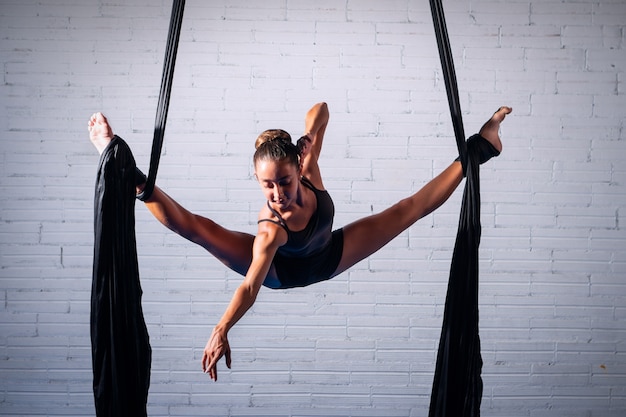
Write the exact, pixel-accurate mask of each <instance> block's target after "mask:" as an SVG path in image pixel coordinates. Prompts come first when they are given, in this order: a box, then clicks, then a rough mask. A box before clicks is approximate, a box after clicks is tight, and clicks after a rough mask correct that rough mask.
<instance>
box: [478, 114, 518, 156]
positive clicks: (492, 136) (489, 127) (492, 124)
mask: <svg viewBox="0 0 626 417" xmlns="http://www.w3.org/2000/svg"><path fill="white" fill-rule="evenodd" d="M512 111H513V109H512V108H510V107H506V106H502V107H500V108H499V109H498V110H497V111H496V112H495V113H494V114H493V116H491V119H489V120H487V123H485V124H484V125H483V127H481V128H480V132H478V134H479V135H480V136H482V137H483V138H485V139H487V140H488V141H489V143H491V144H492V145H493V147H494V148H496V149H497V150H498V152H502V142H501V141H500V123H502V121H503V120H504V118H505V117H506V115H507V114H509V113H511V112H512Z"/></svg>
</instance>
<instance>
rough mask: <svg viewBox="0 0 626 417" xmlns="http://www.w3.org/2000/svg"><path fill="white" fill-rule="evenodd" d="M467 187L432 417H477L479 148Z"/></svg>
mask: <svg viewBox="0 0 626 417" xmlns="http://www.w3.org/2000/svg"><path fill="white" fill-rule="evenodd" d="M467 151H468V153H467V157H468V158H467V161H466V177H467V180H466V183H465V189H464V191H463V202H462V205H461V214H460V217H459V228H458V231H457V236H456V243H455V246H454V252H453V255H452V265H451V267H450V277H449V281H448V292H447V295H446V304H445V310H444V316H443V325H442V329H441V338H440V340H439V351H438V353H437V365H436V368H435V376H434V380H433V387H432V394H431V398H430V411H429V414H428V415H429V417H478V416H480V403H481V399H482V392H483V383H482V379H481V371H482V364H483V361H482V357H481V354H480V338H479V336H478V246H479V244H480V235H481V224H480V181H479V180H480V178H479V158H480V155H479V154H480V152H479V149H478V147H477V146H468V147H467Z"/></svg>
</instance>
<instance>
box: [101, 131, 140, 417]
mask: <svg viewBox="0 0 626 417" xmlns="http://www.w3.org/2000/svg"><path fill="white" fill-rule="evenodd" d="M135 168H136V167H135V160H134V158H133V155H132V153H131V152H130V149H129V148H128V145H127V144H126V142H124V141H123V140H122V139H121V138H119V137H117V136H116V137H114V138H113V140H112V141H111V143H110V144H109V146H108V147H107V148H106V149H105V150H104V152H103V153H102V156H101V157H100V163H99V165H98V174H97V180H96V190H95V201H94V235H95V239H94V261H93V277H92V287H91V351H92V366H93V393H94V400H95V406H96V415H97V416H98V417H142V416H146V415H147V414H146V403H147V398H148V388H149V385H150V364H151V355H152V353H151V348H150V343H149V339H148V331H147V329H146V324H145V322H144V318H143V310H142V308H141V295H142V290H141V285H140V283H139V268H138V264H137V244H136V240H135V183H136V171H135Z"/></svg>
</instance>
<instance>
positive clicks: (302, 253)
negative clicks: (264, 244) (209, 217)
mask: <svg viewBox="0 0 626 417" xmlns="http://www.w3.org/2000/svg"><path fill="white" fill-rule="evenodd" d="M301 182H302V184H303V185H304V186H306V187H307V188H309V189H310V190H312V191H313V193H314V194H315V197H316V199H317V209H316V210H315V212H314V213H313V215H312V216H311V219H310V220H309V223H308V224H307V225H306V227H305V228H304V229H303V230H300V231H297V232H294V231H292V230H290V229H289V228H288V227H287V223H286V222H285V220H284V219H283V218H282V216H281V215H280V214H279V213H278V212H277V211H276V210H274V209H272V207H271V206H270V204H269V201H268V203H267V206H268V207H269V209H270V211H271V212H272V214H274V216H276V218H278V220H273V219H261V220H259V223H260V222H263V221H268V222H272V223H275V224H278V225H279V226H281V227H283V228H284V229H285V231H286V232H287V243H285V244H284V245H283V246H281V247H280V248H278V251H277V252H276V255H275V256H274V260H273V264H274V267H275V269H276V273H277V275H278V281H279V282H275V280H271V279H267V280H266V281H265V282H264V283H263V285H265V286H266V287H269V288H273V289H284V288H293V287H304V286H307V285H310V284H313V283H316V282H320V281H325V280H327V279H330V278H331V276H332V274H333V273H334V272H335V270H336V269H337V265H339V261H340V260H341V255H342V252H343V230H341V229H339V230H335V231H334V232H331V230H332V226H333V217H334V215H335V205H334V204H333V200H332V199H331V198H330V195H329V194H328V192H327V191H325V190H318V189H317V188H315V187H314V186H313V184H311V182H310V181H309V180H308V179H307V178H305V177H302V181H301Z"/></svg>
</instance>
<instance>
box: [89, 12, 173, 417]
mask: <svg viewBox="0 0 626 417" xmlns="http://www.w3.org/2000/svg"><path fill="white" fill-rule="evenodd" d="M183 7H184V0H175V2H174V5H173V9H172V17H171V22H170V28H169V34H168V43H167V48H166V56H165V63H164V69H163V78H162V79H161V91H160V94H159V102H158V106H157V107H158V108H157V116H156V121H155V129H154V140H153V149H152V156H151V160H150V172H149V176H148V179H147V181H146V186H145V188H144V192H143V193H142V197H143V199H147V198H148V197H149V196H150V193H151V192H152V190H153V189H154V182H155V179H156V171H157V170H156V168H157V166H158V157H159V156H160V152H161V146H162V141H163V134H164V130H165V120H166V117H167V109H168V105H169V95H170V91H171V83H172V78H173V72H174V62H175V57H176V51H177V45H178V39H179V36H180V27H181V22H182V11H183ZM155 153H156V154H157V155H156V161H154V159H155ZM141 176H142V175H138V171H137V169H136V164H135V160H134V158H133V155H132V153H131V151H130V149H129V147H128V145H127V144H126V142H124V141H123V140H122V139H121V138H119V137H117V136H115V137H114V138H113V140H112V141H111V143H110V144H109V145H108V146H107V148H106V149H105V150H104V151H103V153H102V155H101V156H100V162H99V164H98V172H97V178H96V190H95V198H94V259H93V276H92V289H91V317H90V333H91V351H92V368H93V392H94V401H95V408H96V416H97V417H144V416H147V412H146V404H147V400H148V389H149V386H150V366H151V359H152V351H151V348H150V343H149V336H148V331H147V328H146V324H145V321H144V317H143V311H142V307H141V295H142V290H141V285H140V281H139V267H138V262H137V243H136V240H135V190H136V188H135V187H136V184H137V178H138V177H141ZM143 179H145V176H144V178H142V181H141V182H143Z"/></svg>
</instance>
